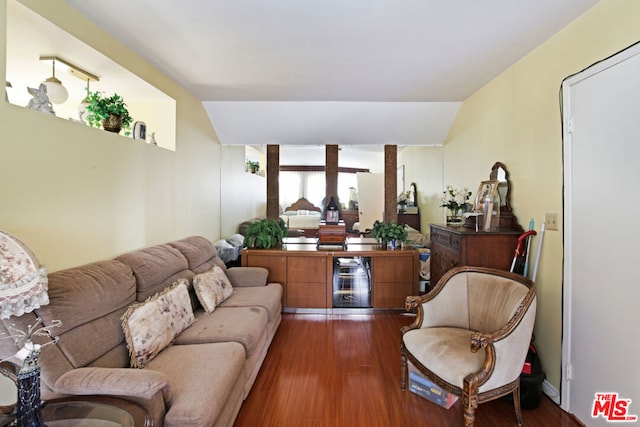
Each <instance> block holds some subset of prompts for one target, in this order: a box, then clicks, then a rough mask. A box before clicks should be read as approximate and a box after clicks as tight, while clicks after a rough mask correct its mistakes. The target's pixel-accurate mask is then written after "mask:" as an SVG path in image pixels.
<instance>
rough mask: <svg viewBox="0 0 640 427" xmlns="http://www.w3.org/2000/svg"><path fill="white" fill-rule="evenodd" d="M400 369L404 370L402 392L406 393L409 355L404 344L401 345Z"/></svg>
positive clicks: (401, 383)
mask: <svg viewBox="0 0 640 427" xmlns="http://www.w3.org/2000/svg"><path fill="white" fill-rule="evenodd" d="M400 368H401V370H402V377H401V379H400V390H402V391H405V389H406V388H407V353H406V352H405V350H404V346H403V345H402V344H400Z"/></svg>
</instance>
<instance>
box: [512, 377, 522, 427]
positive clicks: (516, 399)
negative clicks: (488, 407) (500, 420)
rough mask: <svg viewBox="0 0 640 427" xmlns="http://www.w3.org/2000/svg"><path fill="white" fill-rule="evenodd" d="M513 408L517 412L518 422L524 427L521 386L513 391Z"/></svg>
mask: <svg viewBox="0 0 640 427" xmlns="http://www.w3.org/2000/svg"><path fill="white" fill-rule="evenodd" d="M513 408H514V409H515V410H516V421H518V425H519V426H521V425H522V409H521V408H520V385H519V384H518V387H516V388H515V390H513Z"/></svg>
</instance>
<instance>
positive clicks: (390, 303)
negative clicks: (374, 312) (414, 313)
mask: <svg viewBox="0 0 640 427" xmlns="http://www.w3.org/2000/svg"><path fill="white" fill-rule="evenodd" d="M413 255H415V254H413V253H411V252H408V253H407V254H406V256H404V254H403V256H376V257H374V258H373V260H372V266H371V269H372V270H373V271H372V276H373V290H372V291H373V295H372V296H373V308H404V302H405V300H406V298H407V296H409V295H413V294H414V293H416V292H415V289H414V288H415V286H414V283H415V282H416V281H417V280H418V271H417V264H416V263H417V259H415V258H417V255H416V256H413Z"/></svg>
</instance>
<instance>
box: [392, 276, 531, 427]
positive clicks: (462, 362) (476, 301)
mask: <svg viewBox="0 0 640 427" xmlns="http://www.w3.org/2000/svg"><path fill="white" fill-rule="evenodd" d="M406 308H407V310H408V311H415V312H416V318H415V321H414V322H413V323H412V324H411V325H409V326H406V327H404V328H402V338H401V343H400V348H401V363H402V382H401V387H402V390H404V389H405V387H406V382H407V359H408V360H409V361H411V363H412V364H413V365H414V366H415V367H416V368H417V370H418V371H419V372H420V373H421V374H423V375H424V376H425V377H426V378H428V379H429V380H431V381H432V382H433V383H435V384H437V385H438V386H440V387H441V388H442V389H444V390H446V391H447V392H449V393H453V394H455V395H457V396H460V397H462V403H463V406H464V424H465V426H473V424H474V421H475V410H476V408H477V407H478V404H479V403H483V402H487V401H489V400H493V399H497V398H499V397H501V396H505V395H508V394H510V393H513V403H514V409H515V412H516V419H517V422H518V425H521V424H522V412H521V409H520V373H521V372H522V367H523V364H524V361H525V357H526V355H527V350H528V348H529V343H530V342H531V334H532V332H533V324H534V321H535V316H536V295H535V286H534V284H533V282H531V280H529V279H527V278H525V277H523V276H520V275H517V274H513V273H509V272H506V271H500V270H494V269H489V268H482V267H457V268H454V269H452V270H450V271H449V272H448V273H447V274H445V275H444V276H443V277H442V278H441V279H440V281H439V282H438V283H437V285H436V286H435V287H434V289H433V290H432V291H431V292H429V293H428V294H426V295H423V296H410V297H407V300H406Z"/></svg>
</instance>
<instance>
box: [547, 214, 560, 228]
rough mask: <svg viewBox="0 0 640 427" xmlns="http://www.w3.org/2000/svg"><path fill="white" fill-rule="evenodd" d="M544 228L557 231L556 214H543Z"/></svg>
mask: <svg viewBox="0 0 640 427" xmlns="http://www.w3.org/2000/svg"><path fill="white" fill-rule="evenodd" d="M544 222H545V223H546V224H545V229H547V230H550V231H558V214H556V213H548V214H544Z"/></svg>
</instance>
